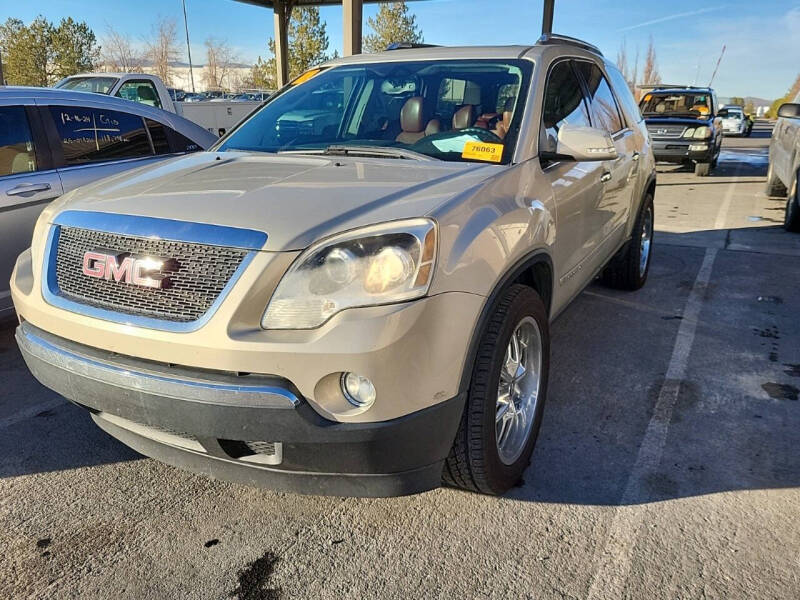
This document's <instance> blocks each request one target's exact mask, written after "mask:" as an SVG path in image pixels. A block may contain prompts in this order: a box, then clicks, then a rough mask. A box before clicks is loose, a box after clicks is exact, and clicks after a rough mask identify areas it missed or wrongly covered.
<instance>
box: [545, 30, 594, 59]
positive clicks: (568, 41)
mask: <svg viewBox="0 0 800 600" xmlns="http://www.w3.org/2000/svg"><path fill="white" fill-rule="evenodd" d="M536 43H537V44H539V45H542V46H553V45H558V44H564V45H567V46H577V47H578V48H583V49H584V50H588V51H589V52H594V53H595V54H599V55H600V56H603V53H602V52H600V48H598V47H597V46H595V45H594V44H590V43H589V42H584V41H583V40H579V39H578V38H574V37H569V36H568V35H559V34H557V33H543V34H542V37H540V38H539V39H538V40H537V41H536Z"/></svg>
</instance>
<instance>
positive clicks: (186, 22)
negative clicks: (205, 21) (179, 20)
mask: <svg viewBox="0 0 800 600" xmlns="http://www.w3.org/2000/svg"><path fill="white" fill-rule="evenodd" d="M183 28H184V29H185V30H186V53H187V54H188V55H189V78H190V79H191V80H192V93H193V94H194V93H195V90H194V69H193V68H192V47H191V46H190V45H189V19H187V18H186V0H183Z"/></svg>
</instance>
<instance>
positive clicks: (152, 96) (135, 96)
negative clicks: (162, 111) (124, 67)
mask: <svg viewBox="0 0 800 600" xmlns="http://www.w3.org/2000/svg"><path fill="white" fill-rule="evenodd" d="M117 96H119V97H120V98H125V100H132V101H133V102H139V103H141V104H146V105H147V106H155V107H156V108H161V100H160V99H159V97H158V93H157V92H156V88H155V86H153V83H152V82H151V81H126V82H125V83H123V84H122V85H121V86H120V88H119V91H117Z"/></svg>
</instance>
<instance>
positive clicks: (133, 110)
mask: <svg viewBox="0 0 800 600" xmlns="http://www.w3.org/2000/svg"><path fill="white" fill-rule="evenodd" d="M216 139H217V138H216V137H215V136H214V135H212V134H210V133H209V132H207V131H206V130H205V129H203V128H202V127H200V126H198V125H195V124H194V123H192V122H190V121H187V120H186V119H184V118H182V117H178V116H177V115H174V114H170V113H167V112H165V111H162V110H159V109H155V108H150V107H147V106H144V105H142V104H135V103H133V102H129V101H127V100H122V99H120V98H108V97H103V96H100V95H97V94H89V93H84V92H72V91H67V90H53V89H47V88H28V87H0V213H2V217H1V218H0V318H2V317H3V316H5V315H7V314H9V313H10V311H11V308H12V307H11V293H10V291H9V288H8V280H9V278H10V277H11V269H12V267H13V266H14V261H15V260H16V258H17V256H18V255H19V253H20V252H22V251H23V250H24V249H25V248H27V247H28V246H30V242H31V234H32V233H33V226H34V224H35V223H36V219H37V217H38V216H39V213H40V212H41V211H42V209H43V208H44V206H45V205H46V204H47V203H48V202H50V201H51V200H53V199H54V198H58V197H59V196H60V195H61V194H63V193H65V192H69V191H71V190H74V189H75V188H77V187H78V186H81V185H84V184H87V183H89V182H91V181H94V180H96V179H100V178H101V177H107V176H108V175H113V174H115V173H119V172H120V171H124V170H127V169H133V168H135V167H141V166H144V165H146V164H150V163H152V162H154V161H159V160H163V159H164V158H167V157H169V156H175V155H180V154H185V153H187V152H194V151H197V150H205V149H206V148H208V147H209V146H210V145H211V144H212V143H213V142H214V141H215V140H216Z"/></svg>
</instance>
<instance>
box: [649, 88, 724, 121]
mask: <svg viewBox="0 0 800 600" xmlns="http://www.w3.org/2000/svg"><path fill="white" fill-rule="evenodd" d="M640 107H641V111H642V114H643V115H645V116H663V117H668V116H678V115H679V116H689V117H698V116H699V117H706V116H708V115H709V113H710V112H711V97H710V95H709V94H707V93H694V92H686V93H678V94H676V93H669V94H646V95H645V97H644V98H643V99H642V102H641V105H640Z"/></svg>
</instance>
